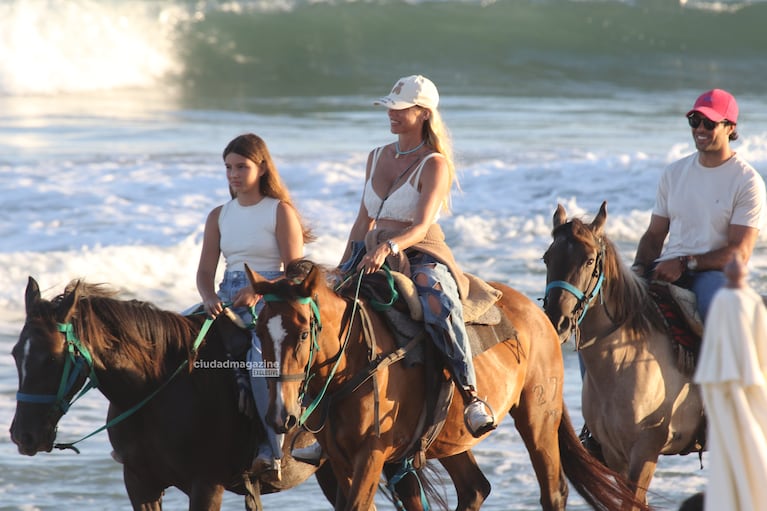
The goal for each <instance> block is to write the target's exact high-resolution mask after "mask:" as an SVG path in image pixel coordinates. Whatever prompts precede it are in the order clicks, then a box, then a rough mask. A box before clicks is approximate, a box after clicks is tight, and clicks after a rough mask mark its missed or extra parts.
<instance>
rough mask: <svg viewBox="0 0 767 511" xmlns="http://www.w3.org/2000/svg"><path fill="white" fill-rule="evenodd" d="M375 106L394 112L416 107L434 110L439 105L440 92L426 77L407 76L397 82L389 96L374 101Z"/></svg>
mask: <svg viewBox="0 0 767 511" xmlns="http://www.w3.org/2000/svg"><path fill="white" fill-rule="evenodd" d="M373 104H374V105H381V106H385V107H386V108H391V109H392V110H404V109H405V108H410V107H411V106H415V105H418V106H422V107H424V108H429V109H432V110H433V109H435V108H437V104H439V92H437V86H436V85H434V82H432V81H431V80H429V79H428V78H426V77H424V76H421V75H412V76H406V77H404V78H400V79H399V80H397V83H395V84H394V87H392V90H391V92H390V93H389V95H388V96H384V97H382V98H379V99H377V100H375V101H373Z"/></svg>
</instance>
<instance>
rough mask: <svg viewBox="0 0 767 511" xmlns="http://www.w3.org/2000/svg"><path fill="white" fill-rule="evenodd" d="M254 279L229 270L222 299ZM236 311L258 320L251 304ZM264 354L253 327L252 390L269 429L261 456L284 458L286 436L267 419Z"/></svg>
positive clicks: (273, 276) (271, 273)
mask: <svg viewBox="0 0 767 511" xmlns="http://www.w3.org/2000/svg"><path fill="white" fill-rule="evenodd" d="M258 273H259V274H261V276H263V277H264V278H267V279H270V280H271V279H276V278H279V277H282V275H283V274H282V272H281V271H259V272H258ZM249 285H250V281H249V280H248V276H247V275H246V274H245V272H244V271H226V272H224V278H223V280H222V281H221V284H220V285H219V288H218V293H217V294H218V297H219V298H220V299H221V301H222V302H225V303H226V302H232V301H233V300H234V297H235V296H237V293H238V292H239V291H240V289H242V288H244V287H245V286H249ZM263 306H264V302H263V300H260V301H259V302H258V303H257V304H256V307H255V309H256V314H258V311H260V310H261V309H262V308H263ZM232 310H234V312H236V313H237V315H239V316H240V317H241V318H242V320H243V321H244V322H245V324H247V325H249V324H251V322H254V318H253V316H252V315H251V313H250V309H249V308H247V307H237V308H235V309H232ZM263 360H264V359H263V355H262V352H261V340H260V339H259V338H258V336H257V335H256V331H255V330H251V336H250V349H249V350H248V357H247V363H248V367H249V368H251V370H250V371H249V374H250V389H251V392H252V393H253V400H254V401H255V403H256V408H257V410H258V416H259V417H260V418H261V423H262V424H263V426H264V430H265V431H266V441H265V442H263V443H262V444H261V445H259V447H258V454H259V456H264V457H271V458H274V459H280V458H281V457H282V441H283V439H284V435H278V434H277V433H276V432H275V431H274V429H273V428H272V427H271V426H270V425H269V424H268V423H267V421H266V411H267V408H268V407H269V389H268V387H267V384H266V378H264V377H263V376H261V375H260V374H259V373H258V372H257V371H256V368H262V367H263Z"/></svg>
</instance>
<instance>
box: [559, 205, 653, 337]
mask: <svg viewBox="0 0 767 511" xmlns="http://www.w3.org/2000/svg"><path fill="white" fill-rule="evenodd" d="M568 225H569V226H570V233H571V235H572V237H573V238H574V239H575V240H576V241H578V242H580V243H583V244H584V245H586V246H588V247H590V248H592V249H594V250H596V251H597V252H599V251H600V248H601V247H600V243H601V244H602V245H603V246H604V261H603V262H602V265H603V266H602V271H603V273H604V284H603V293H604V295H605V302H606V303H605V305H606V307H607V310H608V312H609V314H610V316H611V318H612V320H613V321H614V322H615V323H616V324H625V325H626V326H627V327H629V328H630V329H632V330H633V331H634V332H635V334H637V335H639V336H644V335H645V334H647V333H649V332H650V331H651V330H655V329H658V328H662V323H661V322H660V321H661V318H660V317H659V316H658V313H657V311H656V310H655V308H654V307H653V305H652V303H653V302H652V299H651V298H650V295H649V292H648V286H647V281H646V280H644V279H643V278H641V277H639V276H638V275H636V274H635V273H634V272H633V271H631V269H629V268H628V267H627V266H626V265H625V264H623V261H622V259H621V258H620V256H619V255H618V251H617V250H616V248H615V244H614V243H613V242H612V241H610V239H609V238H608V237H607V236H606V235H604V234H603V235H602V237H601V238H598V237H596V236H595V234H594V232H593V231H592V229H591V228H590V227H589V225H587V224H585V223H584V222H583V221H581V220H580V219H577V218H574V219H572V220H571V221H570V222H568V223H566V224H564V225H562V226H560V227H558V228H557V229H555V230H554V232H555V233H556V232H557V230H559V229H563V228H564V227H565V226H568Z"/></svg>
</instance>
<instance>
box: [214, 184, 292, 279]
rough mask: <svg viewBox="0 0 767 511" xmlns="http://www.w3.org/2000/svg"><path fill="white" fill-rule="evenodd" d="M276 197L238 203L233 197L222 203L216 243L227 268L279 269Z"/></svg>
mask: <svg viewBox="0 0 767 511" xmlns="http://www.w3.org/2000/svg"><path fill="white" fill-rule="evenodd" d="M279 204H280V201H279V200H278V199H274V198H272V197H264V198H263V199H261V201H260V202H259V203H258V204H255V205H253V206H241V205H240V203H239V202H237V199H232V200H231V201H229V202H227V203H226V204H224V205H223V206H222V208H221V214H220V215H219V217H218V229H219V231H220V233H221V240H220V241H219V246H220V248H221V253H222V254H223V255H224V260H225V261H226V269H227V270H228V271H244V270H245V263H248V266H249V267H250V269H251V270H256V271H282V270H283V268H282V260H281V258H280V249H279V247H278V246H277V235H276V230H277V206H278V205H279Z"/></svg>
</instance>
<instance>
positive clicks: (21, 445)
mask: <svg viewBox="0 0 767 511" xmlns="http://www.w3.org/2000/svg"><path fill="white" fill-rule="evenodd" d="M10 433H11V440H12V441H13V443H14V444H16V446H17V447H18V449H19V454H24V455H26V456H34V455H35V454H37V453H38V452H51V450H52V449H53V440H54V439H55V438H56V430H55V428H53V429H50V430H45V431H43V430H40V429H38V430H30V429H26V428H20V427H18V424H17V422H16V419H15V418H14V419H13V422H12V423H11V429H10Z"/></svg>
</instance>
